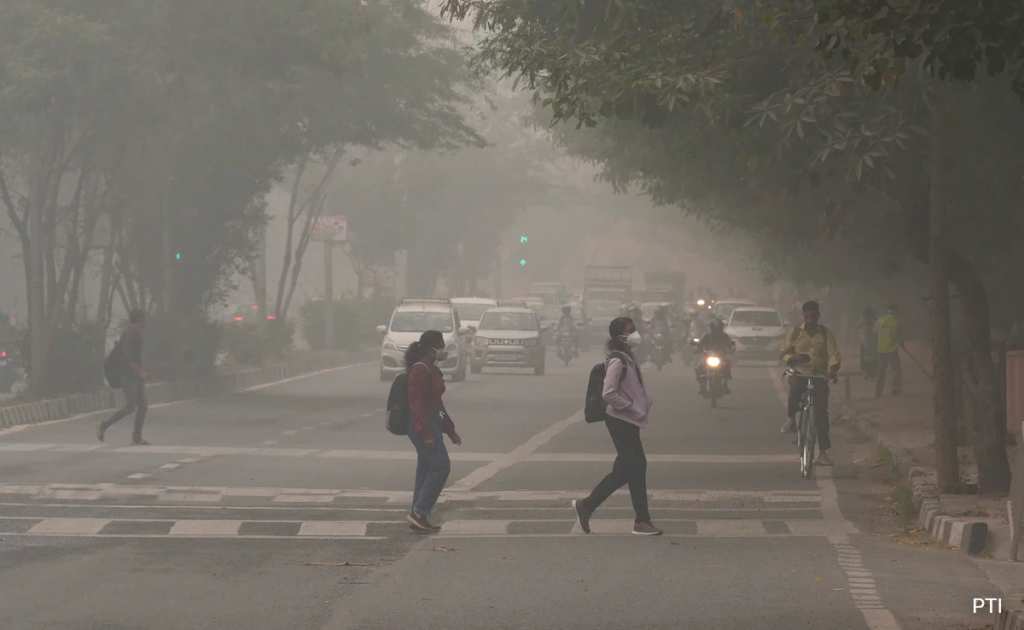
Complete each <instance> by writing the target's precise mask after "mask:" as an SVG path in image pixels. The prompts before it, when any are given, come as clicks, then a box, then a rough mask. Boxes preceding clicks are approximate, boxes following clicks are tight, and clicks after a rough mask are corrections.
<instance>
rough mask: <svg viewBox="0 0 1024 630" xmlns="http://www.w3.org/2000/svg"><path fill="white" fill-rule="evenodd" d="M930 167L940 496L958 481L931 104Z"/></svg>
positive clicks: (936, 132) (936, 113) (939, 143)
mask: <svg viewBox="0 0 1024 630" xmlns="http://www.w3.org/2000/svg"><path fill="white" fill-rule="evenodd" d="M931 113H932V129H931V155H930V158H929V160H930V163H929V180H930V184H929V185H930V190H929V199H928V207H929V221H928V224H929V232H928V234H929V239H928V241H929V242H928V250H929V251H928V253H929V267H930V271H931V301H930V303H929V307H930V310H931V315H932V373H933V374H934V378H933V381H932V402H933V405H934V422H935V464H936V466H935V467H936V470H937V473H938V486H939V491H940V492H953V491H954V489H955V488H956V486H957V484H958V482H959V478H960V476H959V469H958V467H957V448H956V416H955V415H954V414H955V410H956V400H955V398H954V381H953V370H952V367H953V365H952V363H953V349H952V338H951V336H950V316H949V269H948V266H947V263H946V255H945V254H946V247H945V243H946V197H945V190H944V189H943V184H944V178H945V176H946V163H945V153H944V151H945V146H944V143H943V131H944V129H943V123H944V121H943V118H944V112H943V110H942V105H941V104H939V103H937V102H936V103H935V104H934V105H933V106H932V110H931Z"/></svg>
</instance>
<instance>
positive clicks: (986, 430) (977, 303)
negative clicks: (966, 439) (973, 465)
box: [946, 247, 1010, 494]
mask: <svg viewBox="0 0 1024 630" xmlns="http://www.w3.org/2000/svg"><path fill="white" fill-rule="evenodd" d="M946 256H947V261H948V264H949V270H950V280H951V281H952V282H953V284H954V286H956V288H957V290H958V291H959V292H960V296H961V298H962V302H963V325H964V329H963V339H964V342H965V343H964V357H963V360H964V367H965V368H966V369H965V370H964V371H963V373H964V375H965V376H966V377H967V378H969V379H970V382H969V383H968V385H969V387H967V388H965V389H966V390H967V391H968V392H970V395H969V396H968V401H969V402H968V404H970V405H971V410H972V411H973V414H972V416H973V420H974V422H973V423H972V426H971V430H972V433H973V440H972V441H973V445H974V458H975V460H976V461H977V464H978V491H979V492H980V493H982V494H1006V493H1007V492H1009V490H1010V462H1009V459H1008V458H1007V456H1006V415H1005V413H1006V410H1005V403H1004V401H1003V398H1002V391H1001V389H1000V387H999V383H998V379H997V378H996V370H995V366H994V365H993V363H992V336H991V315H990V312H989V300H988V291H987V290H986V288H985V283H984V281H983V280H982V278H981V276H980V275H979V274H978V272H977V270H976V269H975V268H974V265H973V264H972V263H971V262H970V261H969V260H968V259H967V257H966V256H963V255H962V254H961V253H960V252H959V251H957V250H956V249H955V248H953V247H947V248H946Z"/></svg>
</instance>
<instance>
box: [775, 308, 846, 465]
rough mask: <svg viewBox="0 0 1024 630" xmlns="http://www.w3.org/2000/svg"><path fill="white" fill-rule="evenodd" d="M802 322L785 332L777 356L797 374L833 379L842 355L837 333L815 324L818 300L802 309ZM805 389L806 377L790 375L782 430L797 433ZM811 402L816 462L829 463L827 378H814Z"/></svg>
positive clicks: (830, 463)
mask: <svg viewBox="0 0 1024 630" xmlns="http://www.w3.org/2000/svg"><path fill="white" fill-rule="evenodd" d="M801 314H802V315H803V320H804V323H803V324H802V325H800V326H797V327H796V328H794V329H793V330H791V331H790V332H789V335H787V336H786V342H785V343H784V344H782V350H781V351H780V352H779V356H780V357H781V358H782V361H783V362H785V363H786V364H787V365H789V366H790V367H792V368H793V369H794V370H795V371H796V372H797V373H799V374H820V375H822V376H824V375H826V374H827V375H828V377H829V379H831V380H832V382H835V381H837V380H838V375H839V366H840V364H841V358H840V356H839V343H838V342H837V341H836V336H835V335H834V334H832V331H831V330H828V329H827V328H825V327H824V326H820V325H819V324H818V319H820V318H821V308H820V307H819V306H818V303H817V302H807V303H806V304H804V305H803V308H802V309H801ZM805 391H807V379H799V378H795V379H791V380H790V384H789V409H788V411H789V418H788V419H787V420H786V424H784V425H782V431H781V432H782V433H796V414H797V413H799V411H800V399H801V398H802V397H803V395H804V392H805ZM814 392H815V397H814V405H815V409H816V413H815V414H814V415H815V419H814V422H815V428H816V429H817V434H818V446H819V447H820V448H821V454H820V455H819V456H818V461H817V462H815V463H816V464H817V465H818V466H831V465H832V459H831V458H829V456H828V452H827V451H828V450H829V449H830V448H832V441H831V440H830V439H829V422H828V396H829V387H828V381H815V383H814Z"/></svg>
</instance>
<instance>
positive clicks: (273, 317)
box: [267, 315, 277, 319]
mask: <svg viewBox="0 0 1024 630" xmlns="http://www.w3.org/2000/svg"><path fill="white" fill-rule="evenodd" d="M267 319H277V317H275V316H273V315H267Z"/></svg>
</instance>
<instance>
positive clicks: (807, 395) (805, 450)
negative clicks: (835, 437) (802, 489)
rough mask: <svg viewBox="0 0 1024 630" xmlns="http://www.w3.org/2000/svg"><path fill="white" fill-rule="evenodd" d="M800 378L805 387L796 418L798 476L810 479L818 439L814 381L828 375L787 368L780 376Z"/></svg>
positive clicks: (825, 377) (823, 378)
mask: <svg viewBox="0 0 1024 630" xmlns="http://www.w3.org/2000/svg"><path fill="white" fill-rule="evenodd" d="M787 376H788V377H789V378H791V379H792V378H802V379H806V380H807V389H806V390H804V395H803V397H801V399H800V413H799V416H798V419H797V431H796V447H797V450H798V451H799V453H800V476H801V477H803V478H804V479H810V478H811V475H812V474H813V472H814V447H815V446H816V445H817V441H818V430H817V425H816V423H815V422H814V412H815V407H814V382H815V381H816V380H822V381H826V380H828V378H829V377H828V376H825V375H821V374H800V373H798V372H797V371H796V370H794V369H793V368H789V369H788V370H786V371H785V373H783V375H782V377H783V378H786V377H787Z"/></svg>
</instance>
